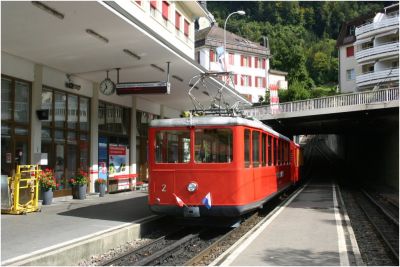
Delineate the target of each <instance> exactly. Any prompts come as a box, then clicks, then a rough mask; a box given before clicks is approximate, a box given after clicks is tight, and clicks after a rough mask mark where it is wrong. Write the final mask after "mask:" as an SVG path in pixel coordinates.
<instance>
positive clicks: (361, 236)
mask: <svg viewBox="0 0 400 267" xmlns="http://www.w3.org/2000/svg"><path fill="white" fill-rule="evenodd" d="M349 193H350V197H348V201H350V202H348V201H347V202H348V203H346V206H349V207H351V206H353V207H352V208H351V209H352V210H353V211H352V213H353V214H352V217H353V218H352V219H351V220H352V225H353V229H355V231H357V232H358V234H356V236H357V241H358V243H359V246H360V249H361V252H362V256H363V259H364V262H365V263H366V264H367V265H393V264H397V265H398V263H399V259H398V255H399V228H398V216H397V217H396V215H393V214H392V212H391V211H390V208H388V206H390V205H388V204H387V203H386V204H384V203H383V202H382V201H380V200H379V198H377V197H376V196H371V194H369V193H368V192H366V191H364V190H357V191H352V192H349ZM351 199H352V200H351ZM351 201H353V202H354V204H351ZM357 209H358V211H357Z"/></svg>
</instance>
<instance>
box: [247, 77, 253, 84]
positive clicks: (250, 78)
mask: <svg viewBox="0 0 400 267" xmlns="http://www.w3.org/2000/svg"><path fill="white" fill-rule="evenodd" d="M248 77H249V86H250V87H251V80H252V79H253V77H252V76H250V75H249V76H248Z"/></svg>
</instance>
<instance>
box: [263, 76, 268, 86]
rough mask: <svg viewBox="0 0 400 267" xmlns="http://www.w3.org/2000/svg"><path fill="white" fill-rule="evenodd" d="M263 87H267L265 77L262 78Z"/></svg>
mask: <svg viewBox="0 0 400 267" xmlns="http://www.w3.org/2000/svg"><path fill="white" fill-rule="evenodd" d="M263 87H264V88H266V87H267V79H265V78H263Z"/></svg>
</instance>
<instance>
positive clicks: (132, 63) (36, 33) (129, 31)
mask: <svg viewBox="0 0 400 267" xmlns="http://www.w3.org/2000/svg"><path fill="white" fill-rule="evenodd" d="M44 3H45V4H48V5H50V6H51V7H52V8H54V9H55V10H57V11H59V12H60V13H62V14H63V15H64V17H63V18H62V19H58V18H57V17H55V16H52V15H49V14H47V13H46V12H44V11H43V10H41V9H40V8H38V7H37V6H35V5H34V4H32V2H31V1H21V2H19V1H16V2H13V1H9V2H4V1H3V2H1V13H2V16H1V24H2V29H1V37H2V38H1V48H2V51H3V52H5V53H8V54H11V55H15V56H18V57H21V58H25V59H28V60H30V61H32V62H35V63H38V64H42V65H44V66H48V67H51V68H54V69H57V70H59V71H62V72H65V73H68V74H72V75H76V76H78V77H81V78H84V79H87V80H89V81H92V82H99V83H100V82H101V81H102V80H103V79H104V78H105V76H106V70H113V69H116V68H120V75H119V81H120V82H151V81H165V80H166V77H167V62H170V82H171V94H170V95H162V94H161V95H140V97H141V98H144V99H147V100H150V101H153V102H156V103H159V104H162V105H165V106H167V107H170V108H173V109H176V110H188V109H192V108H193V104H192V102H191V101H190V98H189V96H188V94H187V91H188V90H189V89H190V86H189V80H190V79H191V78H192V77H193V76H195V75H198V74H199V73H202V72H206V70H205V69H204V68H203V67H201V66H200V65H199V64H198V63H197V62H195V61H194V60H193V59H192V58H191V57H189V56H187V55H185V54H184V53H182V52H181V51H178V49H177V48H176V47H174V46H173V45H171V44H170V43H168V42H167V41H165V39H163V37H162V36H160V35H159V33H156V32H154V30H153V29H150V28H149V27H147V26H146V25H144V24H143V23H142V22H141V21H139V20H138V19H137V18H136V17H134V16H132V15H130V14H129V13H128V12H126V11H125V10H124V9H123V8H121V7H120V6H119V5H118V3H117V2H100V1H99V2H97V1H51V2H44ZM191 5H193V3H191ZM87 29H92V30H94V31H96V32H99V33H101V34H102V35H104V36H105V37H106V38H107V39H108V42H107V43H106V42H102V41H99V40H98V39H96V38H94V37H93V36H91V35H90V34H88V33H87ZM164 34H165V33H164ZM124 49H128V50H131V51H134V52H135V53H136V54H137V56H139V57H140V59H137V58H134V57H132V56H131V55H128V54H127V53H126V52H124ZM160 68H161V69H164V71H165V72H162V71H161V70H160ZM109 76H110V78H111V79H112V80H113V81H114V82H115V81H116V80H117V74H116V71H110V74H109ZM173 76H175V77H173ZM212 83H213V85H214V86H208V87H207V88H203V87H202V85H201V84H199V86H198V89H196V92H194V93H195V94H196V97H197V98H198V99H199V100H200V101H202V102H204V103H207V102H209V101H210V95H215V94H216V93H217V92H218V90H219V89H220V88H221V86H222V83H219V82H218V81H217V80H215V79H213V81H212ZM204 92H206V93H204ZM207 93H208V94H207ZM224 99H225V100H226V101H227V102H228V103H229V104H234V103H236V102H237V101H241V104H242V105H250V104H251V103H250V102H248V101H247V100H246V99H245V98H243V97H242V96H240V95H239V93H237V92H236V91H234V89H232V88H230V87H226V88H224Z"/></svg>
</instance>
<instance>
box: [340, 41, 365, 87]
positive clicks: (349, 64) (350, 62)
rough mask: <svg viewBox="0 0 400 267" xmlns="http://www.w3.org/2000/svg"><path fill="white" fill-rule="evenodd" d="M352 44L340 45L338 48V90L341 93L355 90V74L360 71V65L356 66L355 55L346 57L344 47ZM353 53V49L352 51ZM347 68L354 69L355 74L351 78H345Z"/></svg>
mask: <svg viewBox="0 0 400 267" xmlns="http://www.w3.org/2000/svg"><path fill="white" fill-rule="evenodd" d="M350 46H353V44H350V45H346V46H341V47H340V48H339V62H340V74H339V75H340V77H339V79H340V82H339V86H340V92H341V93H351V92H355V91H357V89H356V88H357V86H356V76H357V74H360V73H361V69H360V67H358V64H357V61H356V58H355V56H352V57H347V56H346V49H347V47H350ZM354 55H355V51H354ZM349 69H354V71H355V75H354V79H353V80H347V75H346V71H347V70H349Z"/></svg>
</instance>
